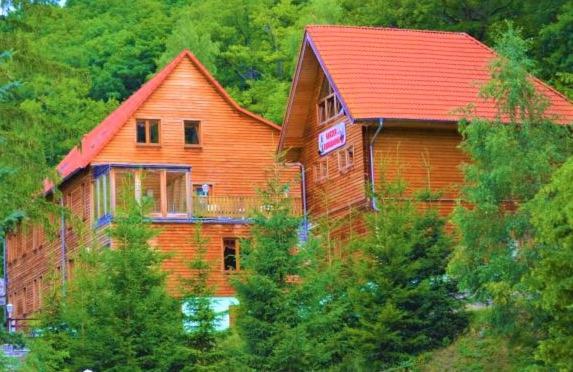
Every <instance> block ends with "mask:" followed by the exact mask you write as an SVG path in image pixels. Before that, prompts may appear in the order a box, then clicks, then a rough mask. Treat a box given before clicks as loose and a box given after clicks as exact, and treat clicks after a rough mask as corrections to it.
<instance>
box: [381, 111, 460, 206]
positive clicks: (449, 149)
mask: <svg viewBox="0 0 573 372" xmlns="http://www.w3.org/2000/svg"><path fill="white" fill-rule="evenodd" d="M386 124H387V125H385V127H384V129H383V130H382V131H381V132H380V134H379V136H378V137H377V138H376V142H375V144H374V159H375V160H374V174H375V176H374V180H375V183H376V184H379V183H380V182H381V181H382V178H385V179H387V180H395V179H397V178H400V179H402V180H404V181H405V182H406V183H407V185H408V194H411V193H412V192H414V191H416V190H420V189H425V188H429V189H430V190H432V191H434V192H436V191H438V192H440V193H441V198H440V200H439V201H438V202H437V203H436V204H437V206H438V208H439V210H440V211H441V213H442V214H443V215H446V214H448V213H450V212H451V210H452V209H453V207H454V206H455V205H456V202H457V198H458V195H459V191H460V186H461V185H462V183H463V180H464V178H463V173H462V170H461V165H462V164H463V163H464V162H467V161H468V158H467V156H466V155H465V154H464V153H463V152H462V150H461V149H460V148H459V147H458V146H459V144H460V141H461V136H460V134H459V133H458V131H457V126H456V125H455V124H453V123H452V124H449V125H443V124H442V125H440V124H436V123H422V122H420V123H412V122H392V121H390V122H388V123H386Z"/></svg>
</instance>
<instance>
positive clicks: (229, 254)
mask: <svg viewBox="0 0 573 372" xmlns="http://www.w3.org/2000/svg"><path fill="white" fill-rule="evenodd" d="M223 247H224V250H223V267H224V268H225V271H234V270H237V239H224V240H223Z"/></svg>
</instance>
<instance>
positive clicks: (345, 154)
mask: <svg viewBox="0 0 573 372" xmlns="http://www.w3.org/2000/svg"><path fill="white" fill-rule="evenodd" d="M353 166H354V146H349V147H347V148H345V149H342V150H340V151H338V170H339V171H340V172H341V173H345V172H348V171H349V170H350V169H352V167H353Z"/></svg>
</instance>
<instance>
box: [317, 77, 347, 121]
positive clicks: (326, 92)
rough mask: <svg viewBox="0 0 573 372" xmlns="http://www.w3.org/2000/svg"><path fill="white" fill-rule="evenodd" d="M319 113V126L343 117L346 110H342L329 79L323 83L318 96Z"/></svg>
mask: <svg viewBox="0 0 573 372" xmlns="http://www.w3.org/2000/svg"><path fill="white" fill-rule="evenodd" d="M317 112H318V124H324V123H326V122H328V121H329V120H331V119H333V118H336V117H338V116H341V115H342V114H344V110H343V109H342V105H341V104H340V101H339V100H338V97H337V95H336V93H335V92H334V90H333V89H332V87H331V86H330V83H329V82H328V79H326V78H325V79H324V81H323V82H322V87H321V88H320V94H319V96H318V104H317Z"/></svg>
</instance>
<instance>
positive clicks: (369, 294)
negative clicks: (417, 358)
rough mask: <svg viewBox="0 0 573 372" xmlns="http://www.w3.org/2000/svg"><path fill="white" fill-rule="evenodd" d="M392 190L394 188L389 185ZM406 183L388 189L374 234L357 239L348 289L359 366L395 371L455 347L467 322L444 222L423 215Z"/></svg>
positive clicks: (371, 223) (372, 225)
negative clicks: (449, 264) (414, 359)
mask: <svg viewBox="0 0 573 372" xmlns="http://www.w3.org/2000/svg"><path fill="white" fill-rule="evenodd" d="M387 186H389V187H387ZM403 192H404V189H403V186H400V183H392V184H387V185H386V186H382V189H381V190H380V194H379V199H380V203H379V204H380V205H379V210H378V211H376V212H373V213H371V214H369V215H368V216H366V217H365V220H366V225H367V231H368V232H367V233H366V234H365V235H364V236H363V237H358V238H355V239H353V241H351V242H350V243H349V244H350V247H351V248H352V252H353V253H352V254H351V255H350V257H348V258H346V260H348V263H347V264H346V265H348V271H349V272H348V273H347V275H349V280H348V282H349V285H348V287H347V289H346V291H347V297H346V299H345V301H347V302H348V307H349V308H350V314H352V315H353V319H352V318H350V322H349V323H348V325H347V328H346V330H345V331H343V334H346V336H347V337H348V339H349V340H350V344H351V345H352V350H353V352H352V353H353V359H354V365H355V368H356V366H361V368H366V369H368V368H372V367H373V368H374V369H377V370H379V369H387V368H391V367H397V366H399V365H403V364H402V363H406V362H408V361H409V360H410V359H411V358H412V356H413V355H416V354H419V353H421V352H424V351H427V350H431V349H434V348H437V347H440V346H443V345H445V344H447V343H449V342H451V341H452V340H453V339H454V338H455V337H456V336H457V335H458V334H459V333H460V332H461V331H462V330H463V329H464V328H465V326H466V324H467V316H466V315H465V313H464V311H463V308H462V307H463V302H462V301H461V299H460V298H461V297H460V294H459V292H458V290H457V287H456V283H455V282H454V281H453V280H451V278H449V277H448V276H447V275H446V266H447V262H448V259H449V255H450V253H451V251H452V241H451V238H450V237H448V235H447V234H446V232H445V227H444V223H445V222H444V220H443V219H442V218H440V217H439V215H438V212H437V211H436V210H433V209H432V208H431V207H430V208H429V209H426V210H423V211H421V210H418V208H419V206H417V203H416V202H415V201H409V200H408V199H407V198H404V197H403V196H404V194H403Z"/></svg>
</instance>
